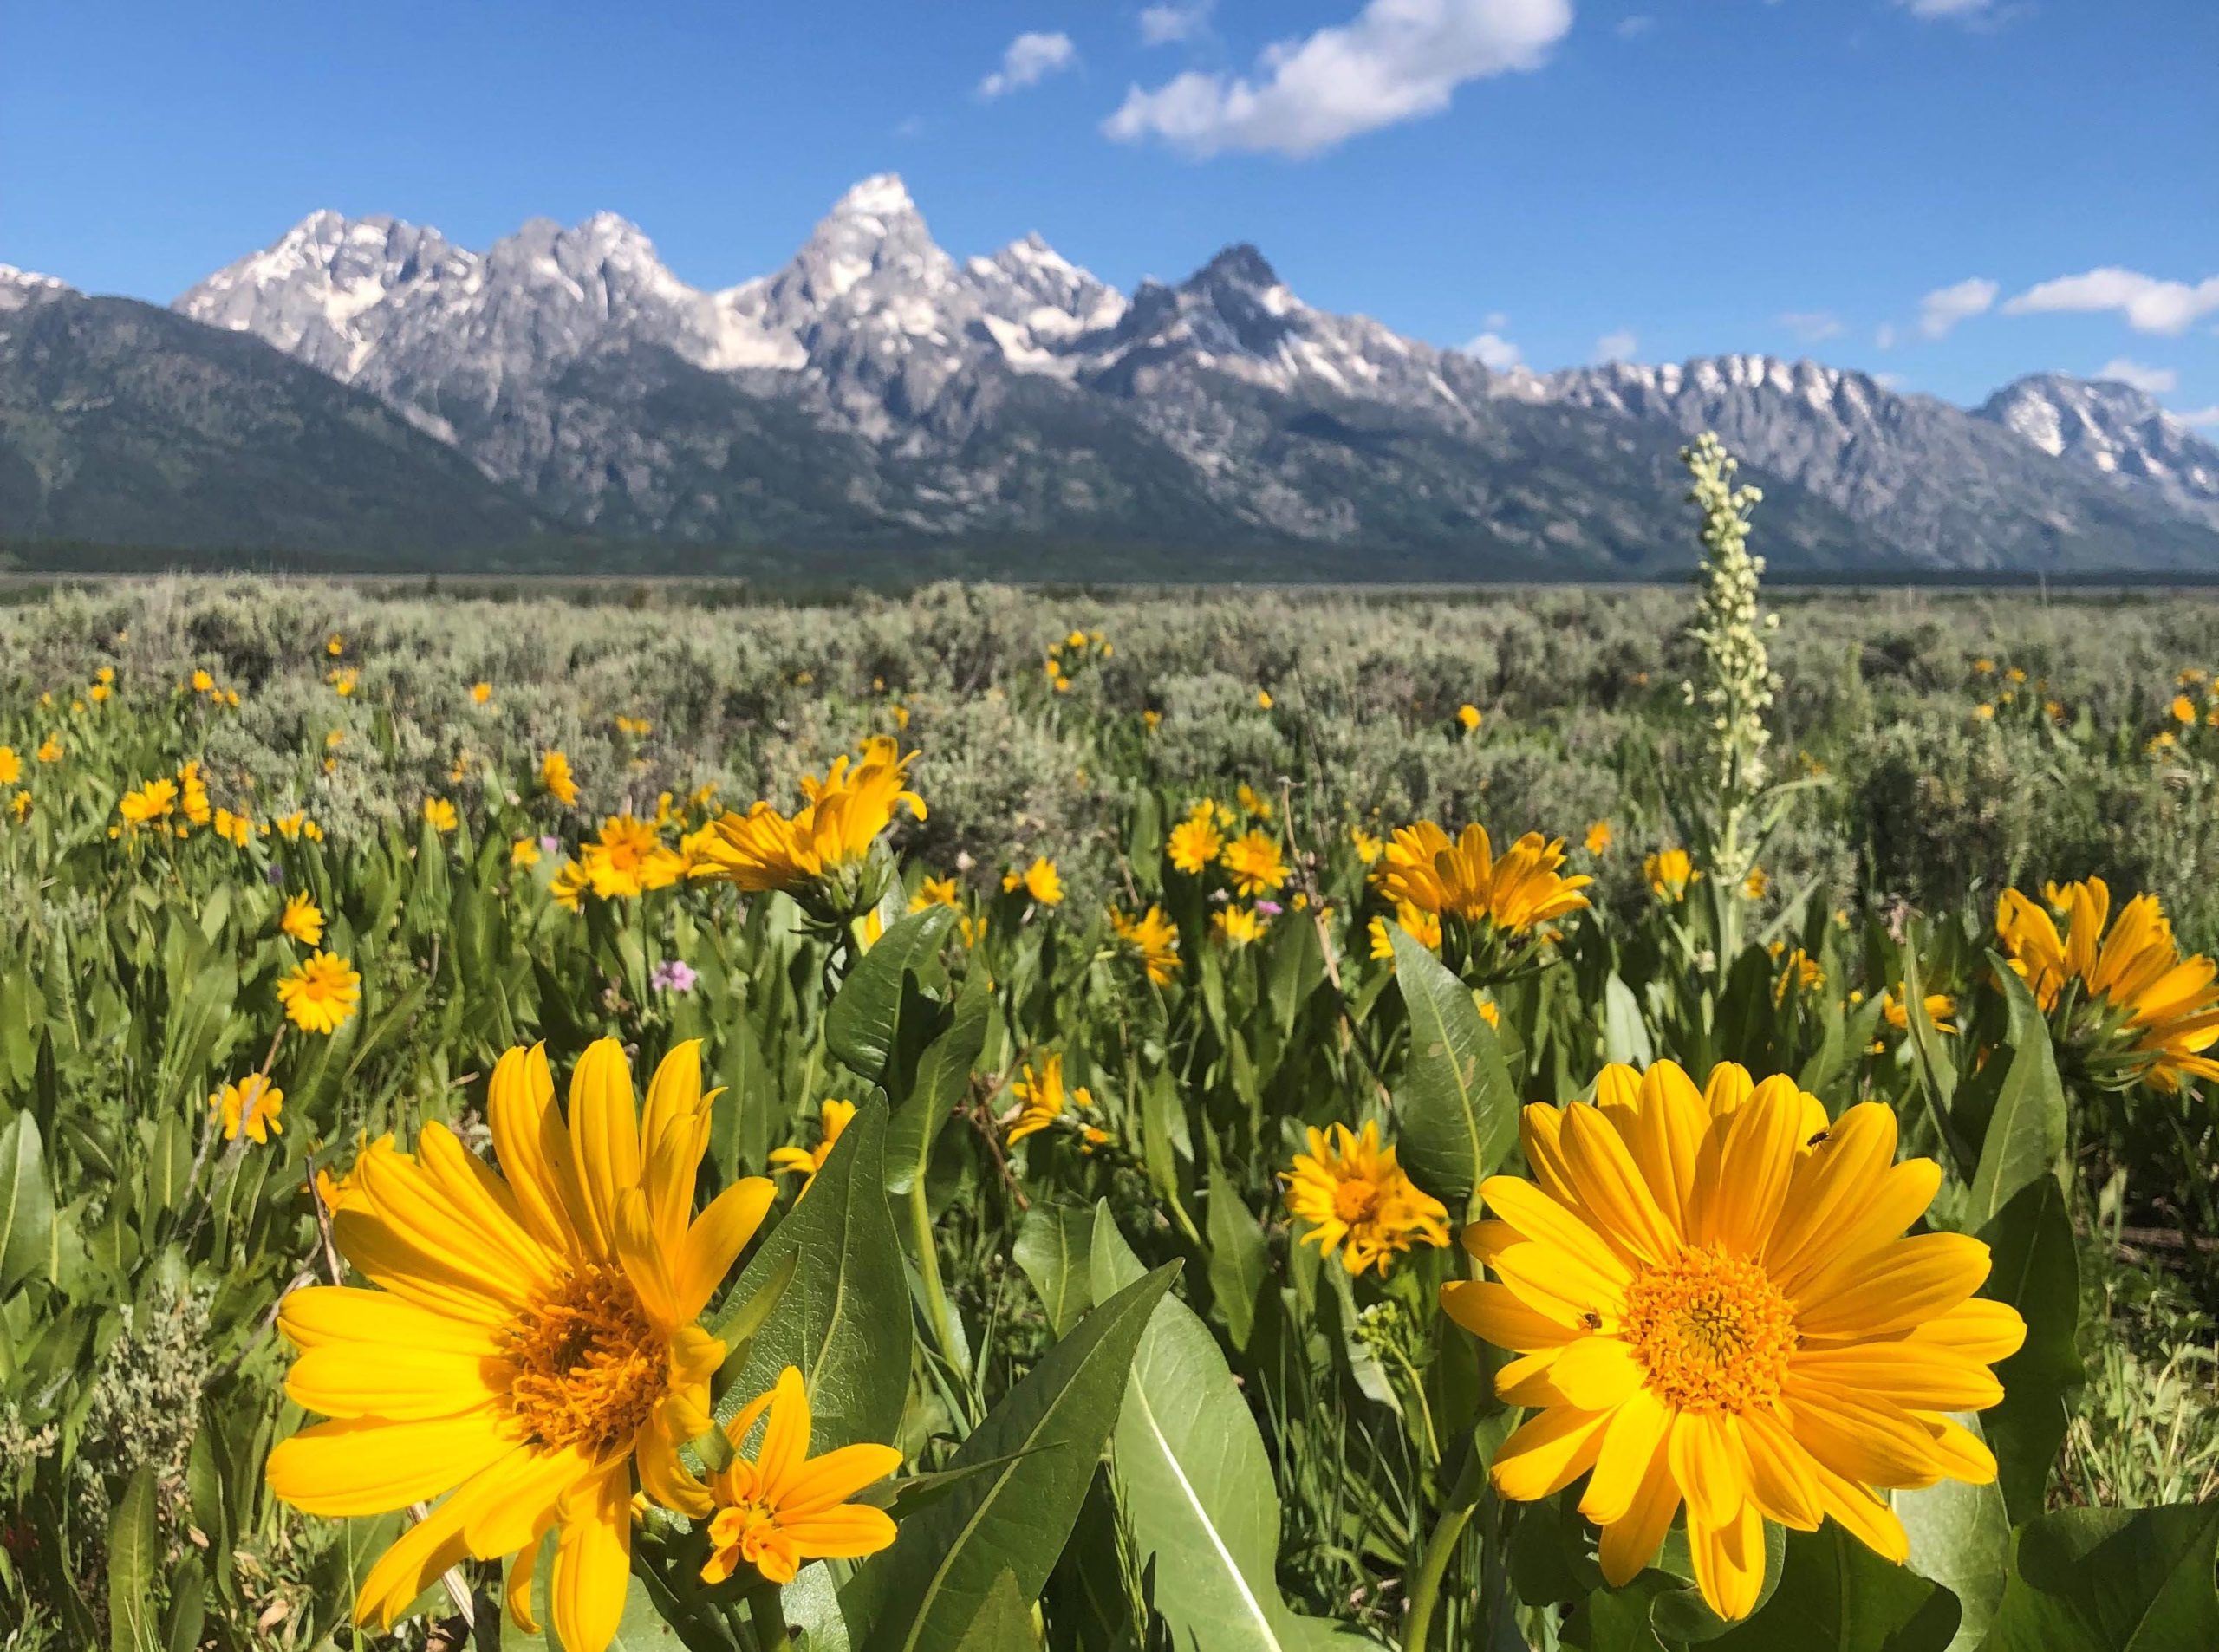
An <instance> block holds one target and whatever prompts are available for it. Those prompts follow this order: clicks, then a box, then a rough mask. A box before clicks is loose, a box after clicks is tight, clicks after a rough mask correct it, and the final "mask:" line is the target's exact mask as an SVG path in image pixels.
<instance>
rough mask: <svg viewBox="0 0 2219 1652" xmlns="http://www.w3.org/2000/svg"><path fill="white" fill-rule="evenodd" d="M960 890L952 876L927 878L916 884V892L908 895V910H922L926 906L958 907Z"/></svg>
mask: <svg viewBox="0 0 2219 1652" xmlns="http://www.w3.org/2000/svg"><path fill="white" fill-rule="evenodd" d="M962 904H963V897H962V892H961V891H960V890H959V889H958V888H956V884H955V880H954V879H953V878H927V879H926V880H925V881H923V882H922V883H920V884H919V885H918V886H917V892H916V894H913V895H911V896H910V897H909V910H910V911H912V912H922V911H923V910H924V909H925V908H926V907H960V906H961V905H962Z"/></svg>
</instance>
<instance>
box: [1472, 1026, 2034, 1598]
mask: <svg viewBox="0 0 2219 1652" xmlns="http://www.w3.org/2000/svg"><path fill="white" fill-rule="evenodd" d="M1596 1101H1597V1104H1595V1105H1592V1106H1591V1105H1589V1104H1587V1103H1585V1102H1575V1103H1573V1104H1572V1105H1571V1106H1568V1107H1562V1108H1558V1107H1547V1106H1535V1107H1528V1108H1527V1109H1526V1110H1525V1115H1524V1117H1523V1119H1522V1120H1521V1122H1520V1129H1521V1132H1522V1134H1523V1136H1524V1140H1525V1145H1526V1161H1527V1162H1528V1163H1529V1164H1531V1165H1532V1167H1533V1176H1534V1180H1531V1181H1528V1180H1524V1179H1522V1178H1520V1177H1516V1176H1494V1177H1491V1178H1489V1179H1488V1180H1487V1181H1485V1182H1483V1183H1482V1184H1480V1197H1481V1199H1482V1200H1485V1201H1486V1204H1487V1208H1488V1210H1489V1212H1490V1213H1491V1218H1490V1219H1488V1220H1486V1221H1481V1222H1476V1223H1474V1224H1473V1225H1472V1226H1470V1227H1469V1228H1467V1229H1466V1230H1465V1233H1464V1243H1465V1246H1467V1249H1469V1250H1470V1251H1471V1252H1472V1253H1473V1254H1474V1255H1475V1256H1477V1257H1478V1258H1479V1259H1480V1260H1481V1261H1482V1262H1484V1263H1486V1264H1487V1266H1488V1267H1489V1268H1491V1269H1492V1270H1493V1272H1494V1273H1495V1275H1496V1278H1495V1279H1494V1280H1492V1281H1481V1280H1465V1281H1461V1282H1458V1283H1454V1284H1451V1285H1446V1286H1444V1287H1442V1291H1441V1303H1442V1306H1443V1307H1444V1308H1445V1309H1446V1310H1447V1311H1448V1313H1449V1315H1450V1316H1451V1317H1454V1319H1455V1320H1457V1322H1458V1323H1460V1324H1462V1325H1464V1326H1465V1327H1466V1328H1467V1329H1468V1330H1473V1331H1474V1332H1476V1333H1477V1334H1478V1335H1479V1336H1480V1337H1484V1338H1485V1339H1486V1340H1487V1341H1488V1342H1490V1343H1494V1344H1496V1345H1497V1346H1499V1347H1501V1348H1506V1349H1509V1350H1513V1352H1515V1353H1517V1354H1519V1356H1521V1357H1519V1358H1518V1359H1516V1360H1513V1361H1512V1362H1511V1363H1509V1364H1508V1365H1506V1366H1505V1367H1504V1368H1503V1369H1502V1370H1501V1371H1500V1373H1499V1374H1498V1375H1497V1376H1496V1379H1495V1386H1496V1390H1497V1392H1498V1393H1500V1395H1502V1397H1503V1398H1505V1399H1506V1400H1507V1401H1509V1402H1511V1403H1513V1404H1514V1405H1522V1406H1526V1407H1527V1408H1529V1409H1530V1410H1531V1411H1532V1415H1531V1416H1530V1417H1529V1418H1528V1419H1527V1421H1526V1422H1525V1423H1524V1424H1523V1425H1522V1426H1521V1427H1520V1428H1519V1429H1518V1431H1517V1432H1516V1433H1515V1434H1512V1435H1511V1436H1510V1438H1509V1439H1508V1440H1507V1441H1505V1442H1504V1444H1503V1447H1502V1449H1501V1451H1500V1453H1498V1454H1497V1455H1496V1457H1495V1461H1494V1467H1493V1479H1494V1485H1495V1489H1496V1490H1497V1491H1498V1492H1500V1493H1501V1494H1502V1495H1504V1496H1506V1497H1509V1498H1513V1499H1519V1500H1521V1501H1530V1500H1532V1499H1536V1498H1542V1497H1547V1496H1550V1495H1551V1494H1552V1493H1556V1492H1558V1491H1560V1490H1562V1489H1563V1488H1564V1487H1565V1486H1568V1485H1570V1484H1571V1483H1572V1481H1573V1480H1578V1478H1579V1477H1580V1476H1581V1475H1582V1474H1585V1475H1587V1477H1588V1480H1587V1486H1586V1489H1585V1492H1584V1493H1582V1494H1581V1497H1580V1500H1579V1507H1580V1510H1581V1512H1583V1513H1585V1515H1586V1516H1587V1518H1588V1519H1591V1520H1593V1521H1594V1522H1595V1523H1596V1524H1597V1525H1599V1526H1600V1527H1601V1528H1602V1544H1601V1555H1600V1558H1601V1563H1602V1568H1603V1575H1604V1577H1605V1578H1607V1579H1608V1580H1609V1581H1610V1582H1611V1584H1613V1585H1619V1584H1625V1583H1628V1582H1630V1581H1631V1579H1632V1578H1633V1577H1635V1576H1636V1574H1637V1573H1638V1572H1640V1571H1641V1570H1642V1569H1643V1567H1644V1566H1645V1565H1647V1564H1649V1562H1650V1558H1651V1557H1653V1556H1654V1555H1655V1554H1656V1550H1657V1546H1658V1545H1660V1544H1661V1543H1662V1542H1663V1538H1664V1535H1665V1532H1666V1531H1667V1529H1668V1528H1669V1526H1670V1525H1671V1524H1672V1520H1673V1517H1674V1515H1675V1514H1676V1512H1677V1511H1678V1509H1679V1507H1680V1505H1681V1502H1682V1499H1685V1501H1686V1504H1687V1512H1688V1545H1689V1551H1690V1553H1691V1555H1692V1557H1693V1559H1694V1564H1695V1581H1696V1584H1698V1585H1699V1586H1700V1587H1701V1589H1702V1595H1703V1598H1704V1599H1705V1600H1706V1601H1707V1602H1708V1603H1709V1604H1710V1606H1711V1608H1712V1609H1713V1610H1715V1611H1716V1612H1717V1613H1718V1614H1719V1615H1720V1616H1723V1617H1729V1618H1738V1617H1742V1616H1747V1614H1748V1612H1749V1611H1750V1610H1751V1609H1752V1608H1753V1607H1754V1605H1755V1603H1756V1601H1757V1597H1758V1593H1759V1591H1760V1589H1761V1588H1762V1586H1763V1583H1764V1575H1765V1541H1764V1523H1765V1522H1766V1521H1767V1520H1771V1521H1773V1522H1776V1523H1777V1524H1779V1525H1785V1526H1789V1527H1793V1528H1794V1529H1796V1530H1799V1531H1805V1532H1809V1531H1815V1530H1816V1529H1817V1528H1818V1526H1819V1523H1820V1522H1821V1521H1822V1520H1824V1519H1827V1518H1828V1517H1832V1519H1836V1520H1838V1521H1839V1522H1840V1523H1841V1524H1842V1525H1844V1526H1845V1527H1846V1528H1847V1529H1848V1530H1849V1531H1850V1532H1851V1533H1852V1534H1853V1535H1854V1536H1856V1537H1857V1538H1859V1539H1861V1540H1862V1541H1863V1542H1864V1543H1865V1544H1867V1545H1870V1546H1871V1548H1872V1549H1873V1550H1875V1551H1877V1552H1878V1553H1880V1554H1883V1555H1884V1556H1886V1557H1887V1558H1889V1559H1890V1560H1894V1561H1898V1562H1900V1561H1902V1560H1903V1558H1905V1557H1906V1555H1907V1554H1908V1553H1909V1551H1910V1544H1909V1540H1908V1539H1907V1538H1906V1537H1905V1534H1904V1532H1903V1524H1902V1522H1901V1521H1900V1520H1898V1519H1897V1518H1896V1515H1895V1512H1894V1511H1893V1510H1891V1509H1890V1507H1889V1506H1888V1504H1887V1502H1886V1501H1885V1500H1884V1499H1882V1498H1881V1497H1879V1496H1878V1495H1877V1494H1876V1493H1875V1491H1874V1489H1873V1488H1875V1487H1889V1486H1932V1485H1935V1484H1936V1483H1937V1482H1939V1481H1942V1480H1968V1481H1971V1482H1974V1483H1975V1484H1985V1483H1987V1482H1988V1481H1992V1480H1994V1478H1995V1460H1994V1457H1993V1456H1992V1455H1991V1454H1989V1452H1988V1447H1986V1446H1985V1445H1983V1444H1981V1441H1980V1440H1979V1438H1978V1437H1977V1436H1976V1435H1975V1434H1973V1433H1972V1432H1971V1431H1970V1430H1969V1429H1968V1428H1964V1427H1963V1426H1962V1424H1960V1423H1957V1422H1955V1421H1951V1420H1950V1418H1949V1415H1948V1414H1949V1413H1950V1412H1956V1411H1977V1410H1981V1409H1984V1408H1987V1407H1988V1406H1992V1405H1994V1404H1995V1403H1996V1402H1997V1401H1999V1400H2000V1399H2001V1398H2002V1397H2003V1389H2002V1388H2001V1385H2000V1384H1999V1383H1998V1382H1996V1380H1995V1377H1994V1375H1993V1374H1992V1373H1991V1372H1990V1371H1989V1369H1988V1367H1989V1366H1990V1365H1991V1364H1993V1363H1994V1362H1996V1361H1998V1360H2001V1359H2004V1358H2006V1357H2008V1356H2009V1355H2011V1354H2012V1353H2013V1352H2014V1351H2015V1350H2017V1349H2018V1347H2019V1345H2020V1343H2021V1342H2022V1341H2023V1340H2024V1339H2025V1337H2026V1326H2025V1324H2024V1323H2023V1322H2021V1319H2020V1317H2019V1316H2018V1314H2017V1312H2016V1311H2014V1310H2013V1309H2011V1308H2010V1307H2009V1306H2008V1305H2007V1304H2002V1303H1999V1302H1988V1301H1983V1300H1979V1299H1976V1298H1974V1296H1973V1292H1974V1291H1976V1290H1978V1289H1979V1288H1980V1285H1981V1282H1982V1281H1983V1280H1985V1279H1986V1278H1987V1277H1988V1246H1985V1245H1983V1244H1981V1242H1980V1241H1979V1240H1978V1239H1971V1238H1968V1237H1966V1236H1965V1235H1963V1234H1960V1233H1923V1234H1919V1235H1916V1236H1915V1237H1912V1238H1908V1239H1907V1238H1904V1237H1903V1234H1904V1232H1905V1231H1906V1230H1907V1229H1908V1228H1909V1227H1910V1226H1911V1224H1912V1223H1914V1222H1916V1220H1917V1219H1919V1217H1920V1216H1921V1215H1922V1214H1923V1213H1924V1211H1925V1209H1926V1207H1927V1205H1928V1203H1929V1201H1930V1200H1932V1199H1933V1197H1934V1194H1935V1191H1936V1188H1938V1187H1940V1185H1941V1180H1942V1172H1941V1168H1940V1167H1938V1166H1937V1165H1936V1164H1935V1163H1934V1162H1933V1161H1931V1160H1928V1159H1910V1160H1906V1161H1903V1163H1901V1164H1897V1163H1896V1162H1895V1156H1896V1115H1895V1114H1894V1113H1893V1112H1891V1111H1890V1109H1888V1108H1887V1107H1886V1106H1885V1105H1884V1104H1883V1103H1880V1102H1864V1103H1862V1104H1860V1105H1858V1106H1856V1107H1852V1108H1851V1109H1849V1110H1848V1111H1847V1112H1845V1113H1844V1114H1843V1115H1842V1116H1841V1118H1840V1119H1839V1120H1838V1122H1834V1123H1832V1124H1829V1123H1828V1122H1827V1119H1826V1113H1825V1108H1824V1107H1823V1106H1822V1105H1821V1104H1820V1103H1819V1101H1818V1099H1817V1098H1816V1097H1815V1096H1810V1095H1807V1094H1805V1093H1803V1092H1801V1091H1799V1090H1798V1089H1797V1088H1796V1087H1795V1084H1794V1083H1793V1081H1792V1080H1789V1079H1786V1078H1784V1077H1776V1078H1768V1079H1767V1080H1766V1081H1765V1082H1764V1083H1761V1084H1752V1083H1751V1082H1750V1078H1749V1075H1748V1074H1747V1072H1746V1071H1745V1070H1742V1069H1741V1068H1740V1067H1737V1066H1734V1065H1732V1064H1730V1063H1728V1064H1724V1065H1721V1066H1719V1067H1717V1068H1715V1069H1714V1070H1712V1072H1711V1074H1710V1077H1709V1081H1708V1087H1707V1089H1704V1090H1701V1091H1699V1090H1697V1089H1695V1084H1694V1082H1693V1081H1692V1080H1691V1079H1689V1076H1688V1075H1687V1074H1686V1073H1685V1072H1683V1071H1682V1070H1680V1068H1678V1067H1677V1066H1676V1065H1674V1064H1673V1063H1670V1062H1659V1063H1656V1065H1654V1066H1652V1067H1650V1069H1649V1070H1648V1072H1647V1073H1646V1074H1644V1075H1637V1074H1636V1073H1635V1072H1634V1070H1632V1069H1631V1068H1630V1067H1622V1066H1611V1067H1608V1068H1605V1069H1604V1071H1603V1075H1602V1076H1601V1078H1600V1079H1599V1080H1598V1083H1597V1085H1596Z"/></svg>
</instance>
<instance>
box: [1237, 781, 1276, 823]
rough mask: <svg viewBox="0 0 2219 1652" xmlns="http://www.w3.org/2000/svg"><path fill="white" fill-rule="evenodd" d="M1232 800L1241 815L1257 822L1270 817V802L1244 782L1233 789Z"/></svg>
mask: <svg viewBox="0 0 2219 1652" xmlns="http://www.w3.org/2000/svg"><path fill="white" fill-rule="evenodd" d="M1233 801H1234V802H1235V803H1239V804H1240V810H1241V812H1242V813H1243V814H1247V815H1253V816H1256V818H1257V819H1259V820H1269V819H1270V818H1271V817H1272V800H1271V799H1270V798H1269V797H1266V796H1264V794H1263V793H1262V792H1260V791H1259V790H1256V789H1255V787H1253V786H1252V785H1250V784H1248V783H1247V782H1246V780H1244V781H1242V782H1241V783H1240V784H1239V785H1237V786H1235V787H1234V788H1233Z"/></svg>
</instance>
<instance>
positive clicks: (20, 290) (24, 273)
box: [0, 263, 72, 310]
mask: <svg viewBox="0 0 2219 1652" xmlns="http://www.w3.org/2000/svg"><path fill="white" fill-rule="evenodd" d="M71 290H72V289H71V287H70V285H69V283H68V282H66V281H62V280H60V279H59V278H57V277H55V276H42V275H40V274H39V273H38V272H37V271H36V270H18V269H16V266H15V265H14V264H12V263H0V310H10V309H23V307H24V306H25V305H27V304H32V303H36V302H38V301H39V300H40V299H42V298H54V297H58V296H61V295H62V294H63V293H66V292H68V291H71Z"/></svg>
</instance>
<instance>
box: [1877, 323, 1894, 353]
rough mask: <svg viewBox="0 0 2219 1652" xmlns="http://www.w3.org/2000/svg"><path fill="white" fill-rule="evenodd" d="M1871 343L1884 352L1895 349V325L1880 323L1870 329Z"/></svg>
mask: <svg viewBox="0 0 2219 1652" xmlns="http://www.w3.org/2000/svg"><path fill="white" fill-rule="evenodd" d="M1872 341H1873V342H1874V343H1875V344H1877V345H1878V346H1879V347H1880V348H1882V349H1884V350H1892V349H1894V348H1896V324H1895V323H1894V322H1881V323H1880V324H1879V326H1877V327H1876V328H1873V329H1872Z"/></svg>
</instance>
